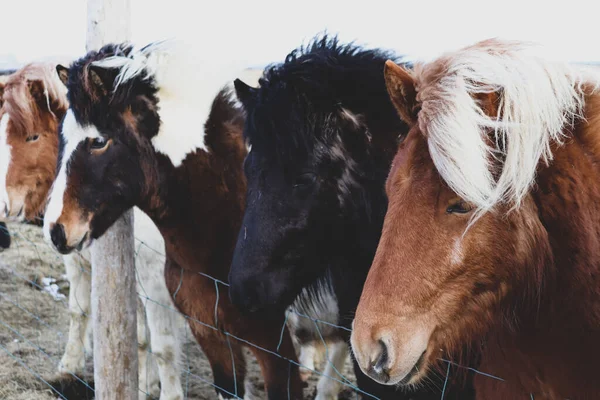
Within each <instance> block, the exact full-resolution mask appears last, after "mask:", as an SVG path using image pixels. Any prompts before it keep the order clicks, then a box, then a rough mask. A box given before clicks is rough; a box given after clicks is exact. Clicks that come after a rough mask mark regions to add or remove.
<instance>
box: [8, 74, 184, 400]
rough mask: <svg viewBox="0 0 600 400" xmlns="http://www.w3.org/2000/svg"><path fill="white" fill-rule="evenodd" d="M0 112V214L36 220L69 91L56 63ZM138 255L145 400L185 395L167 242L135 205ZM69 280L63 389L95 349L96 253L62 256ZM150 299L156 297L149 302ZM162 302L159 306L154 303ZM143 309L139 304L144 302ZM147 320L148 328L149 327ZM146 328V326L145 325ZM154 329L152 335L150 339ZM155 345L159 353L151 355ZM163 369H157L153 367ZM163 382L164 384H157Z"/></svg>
mask: <svg viewBox="0 0 600 400" xmlns="http://www.w3.org/2000/svg"><path fill="white" fill-rule="evenodd" d="M4 100H5V101H4V104H3V107H2V108H1V109H0V155H1V156H0V159H1V160H2V162H3V168H2V169H0V182H3V183H4V185H3V186H1V188H2V191H1V192H0V217H1V216H2V214H4V217H5V218H8V219H9V220H14V221H33V222H36V221H38V220H39V219H41V218H42V217H43V212H44V207H45V206H46V199H47V196H48V194H49V192H50V188H51V186H52V184H53V183H54V181H55V175H56V165H57V158H58V152H59V125H60V121H61V119H62V118H63V116H64V115H65V113H66V111H67V108H68V101H67V95H66V88H65V87H64V85H63V83H62V82H61V81H60V80H59V79H58V76H57V74H56V70H55V65H54V64H48V63H31V64H28V65H26V66H24V67H23V68H22V69H21V70H19V71H18V72H16V73H15V74H14V75H12V76H11V77H10V78H9V79H8V81H7V83H6V91H5V93H4ZM134 230H135V235H136V239H137V241H136V243H137V245H138V246H139V247H138V252H137V257H136V268H137V277H138V286H137V290H138V293H139V294H140V300H141V302H140V303H139V305H140V307H138V313H137V316H138V331H137V333H138V346H139V352H138V357H139V387H140V389H141V390H140V399H145V398H146V395H147V394H149V395H151V396H153V397H157V396H159V395H160V398H161V399H183V389H182V386H181V378H180V369H179V368H180V367H179V365H178V363H179V360H180V359H181V356H180V354H181V349H180V348H181V345H180V339H179V337H178V330H177V329H178V327H181V326H183V318H182V316H181V315H179V314H178V313H177V312H173V311H171V310H169V309H168V307H169V306H170V307H171V308H172V307H173V304H172V301H171V299H170V295H169V292H168V290H167V287H166V283H165V280H164V277H163V270H164V263H165V259H164V256H163V255H162V254H161V252H162V253H164V241H163V239H162V236H161V234H160V232H159V231H158V229H157V228H156V226H154V224H153V223H152V221H151V220H150V219H149V218H148V216H146V215H145V214H144V213H143V212H141V211H140V210H139V209H136V210H135V228H134ZM63 261H64V264H65V268H66V273H67V278H68V280H69V283H70V291H69V302H68V304H69V312H70V319H71V321H70V328H69V334H68V338H67V345H66V348H65V352H64V355H63V356H62V358H61V361H60V363H59V366H58V370H59V372H60V373H61V377H60V378H59V379H58V382H54V383H55V384H56V386H57V387H62V388H63V390H70V389H69V386H70V385H73V384H77V382H78V381H77V380H76V379H73V377H72V375H78V374H79V375H80V374H81V373H82V372H83V370H84V366H85V353H86V352H87V353H91V345H90V340H89V339H90V333H91V327H92V326H91V324H90V323H89V315H90V312H91V303H90V294H91V274H90V272H89V271H90V266H91V255H90V253H89V251H87V250H83V251H81V252H79V253H73V254H68V255H64V256H63ZM147 298H151V299H152V300H153V301H152V302H148V301H147ZM157 303H158V304H157ZM142 304H143V305H144V307H141V305H142ZM146 317H147V320H148V321H147V325H146ZM146 326H147V327H146ZM147 332H149V335H150V340H148V335H147ZM149 345H151V348H152V353H153V355H154V357H152V358H150V357H148V352H149V347H148V346H149ZM155 364H157V365H158V371H156V365H155ZM159 383H160V388H159Z"/></svg>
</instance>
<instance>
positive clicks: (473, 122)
mask: <svg viewBox="0 0 600 400" xmlns="http://www.w3.org/2000/svg"><path fill="white" fill-rule="evenodd" d="M588 71H589V69H588ZM583 72H584V69H583V68H580V67H575V66H573V65H570V64H567V63H562V62H555V61H551V60H550V59H547V58H545V57H543V56H541V55H540V53H539V52H538V51H537V49H536V47H535V46H533V45H532V44H531V43H524V42H514V41H503V40H499V39H490V40H486V41H482V42H479V43H477V44H475V45H473V46H470V47H466V48H463V49H461V50H459V51H456V52H452V53H448V54H445V55H442V56H441V57H440V58H438V59H437V60H435V61H433V62H431V63H417V64H415V66H414V77H415V82H416V86H417V89H418V98H417V99H418V101H419V102H420V103H421V105H422V108H421V111H420V113H419V127H420V128H421V131H422V132H423V133H424V134H425V135H426V137H427V138H428V145H429V151H430V153H431V157H432V159H433V161H434V163H435V166H436V168H437V170H438V172H439V173H440V175H441V176H442V178H443V179H444V180H445V182H446V183H447V184H448V185H449V186H450V188H451V189H452V190H453V191H455V192H456V193H457V194H458V195H460V196H462V197H463V198H464V199H465V200H466V201H469V202H472V203H473V204H474V205H475V206H476V207H477V208H478V211H479V214H480V213H482V212H485V211H487V210H490V209H491V208H493V207H494V206H495V205H497V204H499V203H501V202H506V203H507V204H510V205H512V206H513V207H515V208H516V207H518V206H519V204H520V202H521V200H522V199H523V197H524V196H525V195H526V194H527V192H528V191H529V189H530V187H531V185H532V184H533V183H534V181H535V174H536V169H537V166H538V164H539V162H540V160H543V161H544V162H546V163H548V162H550V161H551V160H552V152H551V149H550V146H551V144H552V143H561V142H562V139H563V138H564V136H565V129H567V128H568V127H569V126H572V124H574V123H575V121H576V120H577V119H578V118H582V117H583V115H582V112H583V105H584V91H583V86H584V84H586V83H588V82H590V83H592V84H593V85H594V87H596V86H597V82H598V80H597V78H595V77H594V78H592V75H591V74H588V73H583ZM591 81H595V82H591ZM485 93H498V94H499V103H498V104H497V106H498V115H496V116H489V115H486V113H485V112H484V110H483V109H482V105H481V104H480V103H479V102H478V101H477V100H476V99H475V96H476V95H478V94H485ZM490 134H493V135H492V136H491V137H492V138H494V137H495V140H492V141H491V142H492V143H490V141H489V138H490ZM500 160H501V162H498V161H500ZM499 164H501V166H502V167H501V169H499V168H498V165H499ZM476 214H477V213H476Z"/></svg>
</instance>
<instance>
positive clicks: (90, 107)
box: [58, 44, 160, 238]
mask: <svg viewBox="0 0 600 400" xmlns="http://www.w3.org/2000/svg"><path fill="white" fill-rule="evenodd" d="M131 49H132V47H131V46H130V45H128V44H120V45H114V44H109V45H106V46H104V47H102V48H101V49H100V50H99V51H97V52H89V53H88V54H87V55H86V56H85V57H82V58H81V59H79V60H77V61H75V62H74V63H73V64H71V66H70V67H69V71H68V80H67V89H68V99H69V104H70V108H69V110H70V111H71V112H72V113H73V115H74V116H75V119H76V120H77V122H78V123H79V124H80V125H82V126H86V125H93V126H94V127H95V128H97V129H98V131H99V132H100V134H102V135H103V136H104V137H105V138H107V139H110V140H111V141H112V142H111V144H110V146H109V147H108V148H107V150H106V154H105V155H104V156H103V157H88V156H87V152H88V151H89V150H90V145H91V143H90V141H89V140H88V141H84V142H82V143H80V144H79V145H78V147H77V149H76V150H75V152H74V153H73V155H72V156H71V160H70V161H69V164H68V169H69V170H68V176H69V179H70V180H74V181H76V182H77V185H75V186H76V187H77V190H78V193H77V195H76V197H77V199H78V202H79V206H80V207H81V209H82V210H83V211H84V213H93V214H94V218H93V219H92V221H91V236H92V238H98V237H99V236H101V235H102V234H103V233H104V232H105V231H106V230H107V229H108V228H109V227H110V225H112V223H113V222H114V221H115V220H116V219H117V218H118V217H119V216H120V215H121V213H122V212H123V210H126V209H128V208H131V207H133V205H134V204H135V202H136V201H137V200H138V196H137V194H139V193H141V192H142V188H141V186H140V185H141V184H142V182H144V171H143V170H142V168H141V167H140V164H139V162H138V160H139V158H140V156H143V154H142V153H144V152H146V153H147V154H150V153H151V152H152V150H151V145H150V142H149V139H151V138H152V137H153V136H154V135H156V134H157V133H158V129H159V126H160V119H159V116H158V107H157V103H158V100H157V98H156V92H157V88H156V86H155V83H154V81H153V79H152V78H148V77H146V76H145V74H141V75H140V76H137V77H135V78H133V79H131V80H130V81H127V82H124V83H123V84H121V85H120V86H119V87H118V88H117V89H116V90H115V88H114V81H115V78H116V76H117V74H118V72H119V70H118V69H116V68H98V67H95V66H94V64H93V63H94V62H96V61H100V60H103V59H105V58H107V57H111V56H115V55H120V56H127V55H128V54H129V53H130V52H131ZM126 110H127V111H131V114H132V115H134V116H135V131H136V132H135V133H133V132H130V131H129V129H130V127H129V126H127V124H125V123H124V120H123V115H124V113H125V111H126ZM61 129H62V127H61ZM60 136H61V137H60V141H59V164H58V167H59V168H60V164H61V160H62V158H63V156H64V154H63V153H64V145H65V144H64V138H63V137H62V135H60ZM140 149H141V150H140ZM114 160H119V162H118V163H116V162H114ZM102 185H104V186H105V188H104V189H102V190H99V187H102ZM99 193H100V195H99ZM102 204H113V205H119V207H118V208H117V207H111V208H102V207H101V205H102Z"/></svg>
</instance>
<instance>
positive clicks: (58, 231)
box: [50, 224, 67, 253]
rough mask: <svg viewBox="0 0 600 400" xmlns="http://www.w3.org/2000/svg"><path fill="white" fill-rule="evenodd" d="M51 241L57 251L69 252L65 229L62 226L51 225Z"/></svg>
mask: <svg viewBox="0 0 600 400" xmlns="http://www.w3.org/2000/svg"><path fill="white" fill-rule="evenodd" d="M50 239H51V240H52V244H53V245H54V247H56V249H57V250H58V251H59V252H61V253H64V252H67V236H66V234H65V228H64V227H63V225H62V224H51V225H50Z"/></svg>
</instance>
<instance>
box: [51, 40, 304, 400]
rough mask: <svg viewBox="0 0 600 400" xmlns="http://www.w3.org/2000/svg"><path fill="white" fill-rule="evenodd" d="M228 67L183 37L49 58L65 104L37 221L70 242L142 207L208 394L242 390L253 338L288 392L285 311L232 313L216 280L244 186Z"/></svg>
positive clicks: (264, 363)
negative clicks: (202, 362)
mask: <svg viewBox="0 0 600 400" xmlns="http://www.w3.org/2000/svg"><path fill="white" fill-rule="evenodd" d="M192 46H193V45H192ZM238 70H241V68H238V66H237V64H236V63H230V64H227V65H226V66H223V65H215V61H214V60H213V59H212V58H211V57H209V56H206V55H205V54H201V53H197V52H196V51H194V50H193V47H190V46H188V44H187V43H185V42H184V41H181V40H168V41H164V42H155V43H151V44H149V45H147V46H144V47H141V48H138V47H135V46H133V45H131V44H128V43H121V44H111V45H107V46H104V47H102V48H101V49H100V50H99V51H92V52H89V53H88V54H87V55H85V56H84V57H82V58H80V59H79V60H77V61H75V62H74V63H72V64H71V66H70V67H69V68H65V67H60V68H58V72H59V74H60V76H61V79H62V80H63V81H64V82H66V84H67V87H68V95H69V100H70V108H69V110H68V111H67V114H66V116H65V119H64V123H63V128H62V133H61V137H62V138H63V140H64V141H65V146H64V150H63V152H62V155H61V165H60V167H59V168H60V169H59V173H58V178H57V181H56V183H55V185H54V187H53V190H52V193H51V195H50V201H49V203H48V207H47V211H46V218H45V220H44V231H45V235H46V237H47V238H48V240H49V241H51V242H52V243H53V245H54V246H55V247H57V248H60V249H64V250H65V251H70V250H71V249H73V248H75V247H77V246H83V247H86V246H88V245H89V244H90V243H91V242H92V241H93V240H94V239H96V238H98V237H100V236H101V235H102V234H103V233H104V232H105V231H106V230H107V229H108V228H109V227H110V226H111V225H112V224H113V223H114V221H115V220H116V219H117V218H119V217H120V216H121V214H122V213H123V212H124V211H126V210H127V209H129V208H131V207H132V206H138V207H140V208H141V209H142V210H143V211H144V212H145V213H147V214H148V215H149V216H150V218H151V219H152V220H153V221H154V223H155V224H156V225H157V227H158V228H159V230H160V232H161V233H162V235H163V237H164V239H165V246H166V258H167V261H166V267H165V278H166V281H167V286H168V288H169V291H170V293H171V296H172V298H173V301H174V302H175V305H176V306H177V308H178V309H179V310H180V311H181V312H182V313H184V314H185V315H186V316H187V317H188V321H189V326H190V328H191V330H192V332H193V334H194V336H195V338H196V340H197V341H198V343H199V344H200V346H201V347H202V350H203V351H204V353H205V354H206V356H207V358H208V360H209V362H210V364H211V367H212V371H213V378H214V385H215V389H216V391H217V393H218V395H219V396H222V397H227V398H229V397H236V396H237V397H244V395H245V388H244V385H243V382H244V378H245V373H246V369H245V359H244V354H243V353H242V350H243V346H245V345H246V344H247V343H251V344H253V346H250V350H251V351H252V352H253V353H254V355H255V356H256V358H257V359H258V363H259V365H260V367H261V370H262V374H263V377H264V380H265V386H266V391H267V394H268V397H269V399H282V398H287V397H288V396H290V398H293V399H298V398H301V397H302V384H301V381H300V377H299V373H298V368H297V365H296V364H294V363H296V355H295V351H294V346H293V343H292V341H291V339H290V337H289V335H288V334H283V332H282V330H283V327H284V323H285V320H284V315H283V314H278V315H275V316H272V315H253V316H251V317H249V316H245V315H242V314H241V313H240V312H239V311H238V310H237V309H236V308H235V307H234V306H233V304H232V303H231V302H230V301H229V296H228V292H227V287H226V286H225V285H223V283H225V282H226V281H227V275H228V273H229V268H230V263H231V257H232V254H233V249H234V247H235V240H236V237H237V233H238V230H239V227H240V223H241V219H242V213H243V208H244V195H245V190H246V182H245V179H244V176H243V172H242V162H243V159H244V157H245V155H246V152H247V150H246V146H245V143H244V140H243V136H242V122H243V120H244V117H243V114H242V112H241V110H240V109H239V107H238V106H237V105H236V103H235V99H234V98H233V97H232V94H231V93H230V92H231V90H230V89H228V88H227V87H226V86H227V85H226V82H228V79H230V78H231V77H232V76H233V75H234V72H237V71H238ZM280 338H281V339H280ZM280 341H281V343H280ZM279 344H280V345H279ZM278 345H279V346H278ZM265 350H268V351H265ZM277 351H278V353H279V354H276V352H277ZM288 360H291V361H292V362H289V361H288Z"/></svg>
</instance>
